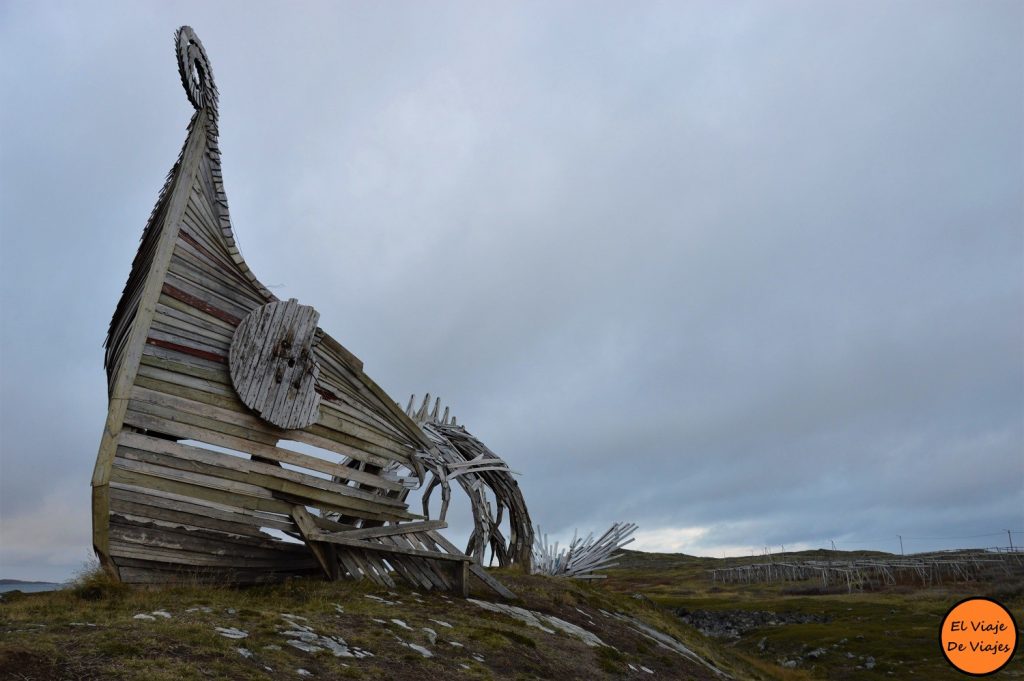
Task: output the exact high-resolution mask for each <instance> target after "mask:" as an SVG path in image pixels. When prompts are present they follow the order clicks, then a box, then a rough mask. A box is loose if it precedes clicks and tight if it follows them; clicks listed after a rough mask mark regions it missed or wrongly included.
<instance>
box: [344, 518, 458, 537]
mask: <svg viewBox="0 0 1024 681" xmlns="http://www.w3.org/2000/svg"><path fill="white" fill-rule="evenodd" d="M446 527H448V523H446V522H442V521H440V520H428V521H422V522H415V523H402V524H401V525H386V526H384V527H368V528H365V529H360V530H348V531H345V532H339V533H338V534H339V535H341V536H344V537H348V538H349V539H369V538H371V537H386V536H388V535H392V534H409V533H410V532H422V531H424V530H440V529H444V528H446Z"/></svg>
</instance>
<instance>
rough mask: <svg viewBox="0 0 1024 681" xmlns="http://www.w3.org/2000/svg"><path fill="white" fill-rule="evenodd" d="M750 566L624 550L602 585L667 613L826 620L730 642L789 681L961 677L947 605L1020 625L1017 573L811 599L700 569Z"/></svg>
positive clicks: (801, 586)
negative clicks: (1001, 608)
mask: <svg viewBox="0 0 1024 681" xmlns="http://www.w3.org/2000/svg"><path fill="white" fill-rule="evenodd" d="M844 555H845V556H846V557H862V556H864V555H867V554H866V553H856V554H844ZM870 555H874V556H879V555H883V556H884V555H886V554H877V553H872V554H870ZM794 556H796V557H798V558H799V557H804V558H810V559H819V558H822V557H823V555H822V554H821V552H802V553H801V554H788V555H787V557H788V558H790V559H793V557H794ZM756 560H763V559H761V558H758V559H756ZM749 561H751V559H746V558H742V559H722V560H719V559H712V558H696V557H692V556H684V555H680V554H674V555H673V554H641V553H634V552H628V555H627V557H626V559H625V560H623V561H621V563H620V568H619V569H615V570H611V571H609V578H608V580H607V583H608V587H609V588H611V589H614V590H616V591H618V592H620V593H642V594H644V595H646V596H647V597H649V598H650V599H651V601H652V602H653V603H655V604H657V605H658V606H660V607H662V608H666V609H669V610H676V609H680V608H685V609H687V610H691V611H692V610H709V611H770V612H776V613H803V614H812V615H819V616H824V617H827V618H828V621H827V622H824V623H820V622H810V623H806V624H802V623H801V624H797V623H794V624H784V625H780V626H763V627H759V628H757V629H754V630H753V631H750V632H747V633H745V634H744V635H742V636H741V637H740V639H739V640H737V641H734V642H731V643H730V642H727V644H728V645H729V646H730V647H731V649H732V650H733V651H735V654H736V655H737V656H738V657H740V658H742V659H744V660H746V661H747V662H748V663H749V664H751V665H753V666H758V665H763V666H762V667H761V669H762V670H763V671H764V672H765V673H768V674H776V675H783V674H786V673H790V674H797V673H800V674H802V675H803V676H793V678H816V679H837V680H840V681H842V680H845V679H866V680H870V679H893V678H897V679H914V678H918V679H961V678H964V677H963V676H962V675H961V674H959V673H958V672H956V671H954V670H953V669H952V668H951V667H950V666H949V665H948V664H947V663H946V661H945V659H944V658H943V656H942V654H941V652H940V649H939V643H938V632H939V627H940V623H941V621H942V617H943V616H944V615H945V613H946V611H948V610H949V608H950V607H951V606H952V605H953V604H954V603H956V602H958V601H959V600H961V599H963V598H966V597H968V596H989V597H994V598H996V599H997V600H1000V601H1001V602H1002V603H1004V604H1005V605H1006V606H1007V607H1009V608H1010V609H1011V611H1013V612H1014V613H1015V615H1016V617H1017V619H1018V622H1021V621H1024V617H1022V616H1024V575H1018V576H1016V577H1005V576H994V577H993V578H992V579H989V580H985V581H978V582H972V583H958V584H945V585H941V586H934V587H930V588H923V587H917V586H913V585H908V584H903V585H898V586H894V587H889V588H884V589H880V590H876V591H866V592H854V593H848V592H839V593H824V594H822V595H808V594H813V593H816V592H820V591H822V590H821V589H820V588H819V587H820V585H817V584H814V583H810V582H807V583H792V582H790V583H775V584H721V583H719V584H715V583H713V582H712V581H711V580H710V578H709V575H708V572H707V571H708V570H709V569H711V568H714V567H718V568H721V567H726V566H729V565H733V564H742V563H743V562H749ZM719 640H721V639H719ZM819 648H824V649H825V650H826V652H825V653H824V654H822V655H821V656H820V657H817V658H807V657H806V654H807V653H808V652H811V651H814V650H816V649H819ZM869 657H871V658H874V667H873V668H872V669H867V668H866V666H867V665H866V664H865V663H866V661H867V658H869ZM787 660H797V661H798V663H799V666H798V667H797V668H796V669H785V670H782V669H780V665H781V664H782V663H783V662H785V661H787ZM1000 678H1007V679H1010V678H1024V664H1022V663H1021V658H1020V657H1019V656H1018V658H1017V659H1016V660H1015V661H1014V662H1013V663H1011V665H1010V666H1008V667H1007V668H1006V669H1004V670H1003V671H1002V672H1001V673H1000Z"/></svg>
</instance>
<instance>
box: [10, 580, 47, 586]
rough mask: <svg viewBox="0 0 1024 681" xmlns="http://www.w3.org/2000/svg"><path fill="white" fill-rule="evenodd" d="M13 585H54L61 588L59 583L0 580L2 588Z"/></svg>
mask: <svg viewBox="0 0 1024 681" xmlns="http://www.w3.org/2000/svg"><path fill="white" fill-rule="evenodd" d="M12 584H53V585H54V586H59V583H58V582H31V581H26V580H24V579H0V586H10V585H12Z"/></svg>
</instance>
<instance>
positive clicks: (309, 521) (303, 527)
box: [292, 504, 338, 581]
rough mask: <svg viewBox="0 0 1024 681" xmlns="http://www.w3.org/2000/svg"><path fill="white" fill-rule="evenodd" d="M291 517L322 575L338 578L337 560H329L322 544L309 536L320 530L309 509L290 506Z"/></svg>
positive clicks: (296, 505)
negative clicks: (322, 572) (318, 565)
mask: <svg viewBox="0 0 1024 681" xmlns="http://www.w3.org/2000/svg"><path fill="white" fill-rule="evenodd" d="M292 518H293V519H294V520H295V524H296V525H297V526H298V528H299V534H301V535H302V540H303V541H304V542H306V547H307V548H308V549H309V551H310V553H312V554H313V556H314V557H315V558H316V561H317V563H319V564H320V567H321V569H323V571H324V575H325V576H326V577H327V579H328V580H329V581H334V580H336V579H337V578H338V562H337V560H331V557H329V556H328V555H327V551H326V550H325V548H324V546H323V545H322V544H320V543H319V542H317V541H316V540H314V539H312V538H311V537H312V535H313V534H315V533H317V532H319V531H320V530H319V529H318V528H317V526H316V523H315V522H314V521H313V518H312V517H311V516H310V514H309V511H307V510H306V509H305V507H303V506H299V505H298V504H295V505H293V506H292Z"/></svg>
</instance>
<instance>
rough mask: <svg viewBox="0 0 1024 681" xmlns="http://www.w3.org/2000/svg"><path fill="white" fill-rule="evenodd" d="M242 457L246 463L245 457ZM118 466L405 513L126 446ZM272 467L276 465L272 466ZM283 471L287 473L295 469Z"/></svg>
mask: <svg viewBox="0 0 1024 681" xmlns="http://www.w3.org/2000/svg"><path fill="white" fill-rule="evenodd" d="M211 453H213V452H211ZM224 456H226V455H224ZM230 458H235V457H230ZM238 460H239V461H242V462H244V460H242V459H238ZM253 464H254V466H267V464H261V463H259V462H253ZM115 466H120V467H122V468H125V469H127V470H135V471H139V472H144V473H149V474H153V475H158V476H160V477H165V478H169V479H172V480H179V481H184V482H189V483H192V484H200V485H203V486H205V487H212V488H213V489H222V490H225V491H231V492H233V493H236V494H242V495H246V496H258V497H262V496H263V493H266V494H269V493H270V492H269V491H273V492H278V493H280V494H279V495H276V496H277V497H279V496H280V495H284V496H286V497H288V498H289V499H290V500H293V501H300V502H302V503H307V504H309V505H312V506H316V507H318V508H322V509H323V510H325V511H333V512H336V513H347V514H353V513H355V514H358V515H360V516H364V517H368V518H375V519H381V520H392V519H399V518H401V517H402V516H404V515H405V514H404V513H403V511H402V510H401V509H400V508H394V507H388V506H385V505H383V504H380V503H376V502H370V501H364V500H362V499H357V498H354V497H350V496H344V495H340V494H336V493H333V492H325V491H323V490H320V489H317V488H314V487H310V486H307V485H303V484H300V483H295V482H292V481H290V480H288V479H284V478H282V477H277V476H273V475H269V474H266V473H261V472H255V471H254V472H250V473H242V472H240V471H238V470H234V469H231V468H227V467H220V466H215V465H209V464H203V463H199V462H197V461H189V460H185V459H180V458H177V457H174V456H167V455H164V454H156V453H153V452H147V451H141V450H137V449H131V448H126V447H121V448H119V449H118V458H117V459H115ZM268 467H269V468H273V467H272V466H268ZM258 470H260V471H262V470H265V469H263V468H260V469H258ZM280 470H281V472H283V473H289V472H292V471H284V470H283V469H280ZM350 489H351V488H350ZM353 491H357V490H353ZM275 498H276V497H275ZM381 499H383V497H381ZM386 501H393V500H386Z"/></svg>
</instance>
